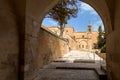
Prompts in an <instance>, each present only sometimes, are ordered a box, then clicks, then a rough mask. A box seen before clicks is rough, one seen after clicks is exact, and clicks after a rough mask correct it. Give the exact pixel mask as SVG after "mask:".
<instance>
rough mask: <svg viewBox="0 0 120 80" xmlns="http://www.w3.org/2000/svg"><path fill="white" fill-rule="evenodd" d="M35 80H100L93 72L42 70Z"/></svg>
mask: <svg viewBox="0 0 120 80" xmlns="http://www.w3.org/2000/svg"><path fill="white" fill-rule="evenodd" d="M34 80H99V79H98V76H97V75H96V73H95V72H94V71H93V70H61V69H57V70H56V69H41V70H39V75H38V76H37V77H36V78H35V79H34Z"/></svg>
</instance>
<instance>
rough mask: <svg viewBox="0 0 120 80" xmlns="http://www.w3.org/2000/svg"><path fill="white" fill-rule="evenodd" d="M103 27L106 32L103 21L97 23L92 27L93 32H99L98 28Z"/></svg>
mask: <svg viewBox="0 0 120 80" xmlns="http://www.w3.org/2000/svg"><path fill="white" fill-rule="evenodd" d="M99 26H102V29H103V30H104V24H103V22H102V20H98V21H95V22H94V23H93V25H92V28H93V30H98V27H99Z"/></svg>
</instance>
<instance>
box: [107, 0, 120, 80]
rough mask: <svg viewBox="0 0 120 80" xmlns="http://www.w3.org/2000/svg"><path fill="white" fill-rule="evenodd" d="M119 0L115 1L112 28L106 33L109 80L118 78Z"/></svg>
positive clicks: (119, 62)
mask: <svg viewBox="0 0 120 80" xmlns="http://www.w3.org/2000/svg"><path fill="white" fill-rule="evenodd" d="M119 3H120V0H116V3H115V7H114V8H115V10H114V12H115V15H114V18H113V20H114V26H113V27H114V29H113V30H112V32H111V33H110V34H109V35H107V68H108V69H107V70H108V78H109V80H120V35H119V34H120V9H119V8H120V5H119Z"/></svg>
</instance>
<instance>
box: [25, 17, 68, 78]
mask: <svg viewBox="0 0 120 80" xmlns="http://www.w3.org/2000/svg"><path fill="white" fill-rule="evenodd" d="M40 26H41V25H40V23H38V22H36V21H35V20H33V19H32V18H31V17H28V16H27V17H26V28H25V30H26V31H25V64H24V65H25V66H24V72H25V73H24V76H25V78H24V79H25V80H33V79H34V78H35V77H36V75H37V74H38V71H39V68H42V67H43V66H44V65H47V64H49V63H50V62H51V61H53V59H57V58H58V57H60V56H62V55H63V53H66V48H67V46H66V45H65V44H66V42H65V41H64V40H62V39H60V38H58V37H57V36H56V35H53V34H52V33H50V32H49V31H47V30H45V29H43V28H40Z"/></svg>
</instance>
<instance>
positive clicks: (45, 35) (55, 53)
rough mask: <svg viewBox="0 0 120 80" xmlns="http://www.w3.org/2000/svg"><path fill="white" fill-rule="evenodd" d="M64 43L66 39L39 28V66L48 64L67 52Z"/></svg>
mask: <svg viewBox="0 0 120 80" xmlns="http://www.w3.org/2000/svg"><path fill="white" fill-rule="evenodd" d="M66 44H67V43H66V41H64V40H62V39H60V38H59V37H58V36H57V35H55V34H52V33H51V32H49V31H47V30H45V29H43V28H41V29H40V33H39V53H38V65H39V67H43V66H44V65H46V64H49V63H50V62H52V61H53V60H54V59H57V58H59V57H61V56H62V55H64V54H65V53H67V48H68V47H67V45H66Z"/></svg>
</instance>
